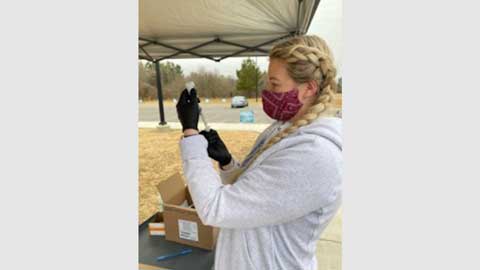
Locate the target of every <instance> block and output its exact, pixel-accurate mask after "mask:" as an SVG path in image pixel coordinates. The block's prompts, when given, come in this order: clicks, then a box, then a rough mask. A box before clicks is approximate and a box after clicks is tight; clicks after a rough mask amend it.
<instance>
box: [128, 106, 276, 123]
mask: <svg viewBox="0 0 480 270" xmlns="http://www.w3.org/2000/svg"><path fill="white" fill-rule="evenodd" d="M200 106H201V107H202V110H203V114H204V116H205V119H206V120H207V122H209V123H240V112H241V111H248V110H252V111H253V113H254V118H255V123H260V124H270V123H272V122H273V120H272V119H270V118H269V117H268V116H267V115H266V114H265V113H264V112H263V109H262V104H261V103H260V101H259V102H258V103H257V104H256V103H254V102H253V103H252V102H251V104H250V105H249V106H248V107H244V108H235V109H232V108H230V103H225V104H206V103H201V104H200ZM164 111H165V120H166V121H167V123H168V122H178V118H177V111H176V109H175V106H174V105H173V104H171V103H170V104H165V105H164ZM138 120H139V121H142V122H143V121H145V122H146V121H155V122H160V115H159V113H158V103H151V102H149V103H140V104H139V116H138ZM200 121H201V120H200Z"/></svg>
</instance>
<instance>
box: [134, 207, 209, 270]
mask: <svg viewBox="0 0 480 270" xmlns="http://www.w3.org/2000/svg"><path fill="white" fill-rule="evenodd" d="M155 215H156V214H155ZM155 215H153V216H151V217H150V218H149V219H147V220H146V221H145V222H143V223H142V224H141V225H140V226H139V229H138V250H139V254H138V260H139V263H143V264H149V265H155V266H160V267H164V268H169V269H174V270H184V269H185V270H186V269H198V270H211V269H213V262H214V258H215V257H214V255H215V251H214V250H212V251H208V250H204V249H201V248H196V247H191V246H187V245H182V244H179V243H175V242H171V241H167V240H165V236H159V235H152V236H150V234H149V232H148V223H150V222H151V221H153V220H154V219H155ZM184 248H190V249H192V253H190V254H187V255H183V256H179V257H176V258H172V259H168V260H164V261H159V262H158V261H157V260H156V258H157V257H158V256H162V255H166V254H172V253H177V252H180V251H181V250H182V249H184Z"/></svg>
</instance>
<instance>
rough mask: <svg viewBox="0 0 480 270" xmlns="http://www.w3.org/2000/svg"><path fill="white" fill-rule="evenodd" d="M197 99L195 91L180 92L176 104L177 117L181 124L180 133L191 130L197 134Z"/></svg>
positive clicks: (198, 109) (198, 110) (198, 111)
mask: <svg viewBox="0 0 480 270" xmlns="http://www.w3.org/2000/svg"><path fill="white" fill-rule="evenodd" d="M198 102H199V99H198V97H197V91H196V90H195V89H192V90H190V93H188V91H187V89H185V90H183V91H182V94H181V95H180V98H179V99H178V103H177V116H178V120H180V123H182V131H185V130H187V129H193V130H196V131H197V132H198V127H197V126H198V116H199V115H200V107H199V106H198Z"/></svg>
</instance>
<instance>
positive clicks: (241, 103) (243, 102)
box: [231, 96, 248, 108]
mask: <svg viewBox="0 0 480 270" xmlns="http://www.w3.org/2000/svg"><path fill="white" fill-rule="evenodd" d="M247 106H248V100H247V98H246V97H244V96H234V97H233V98H232V104H231V107H232V108H243V107H247Z"/></svg>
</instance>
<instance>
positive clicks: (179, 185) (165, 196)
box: [157, 173, 186, 205]
mask: <svg viewBox="0 0 480 270" xmlns="http://www.w3.org/2000/svg"><path fill="white" fill-rule="evenodd" d="M157 189H158V192H159V193H160V196H162V201H163V203H166V204H175V205H179V204H181V203H182V202H183V201H184V200H185V199H186V194H185V190H186V188H185V182H184V181H183V178H182V176H181V175H180V173H176V174H174V175H172V176H170V177H169V178H167V179H166V180H164V181H162V182H160V184H158V185H157Z"/></svg>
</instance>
